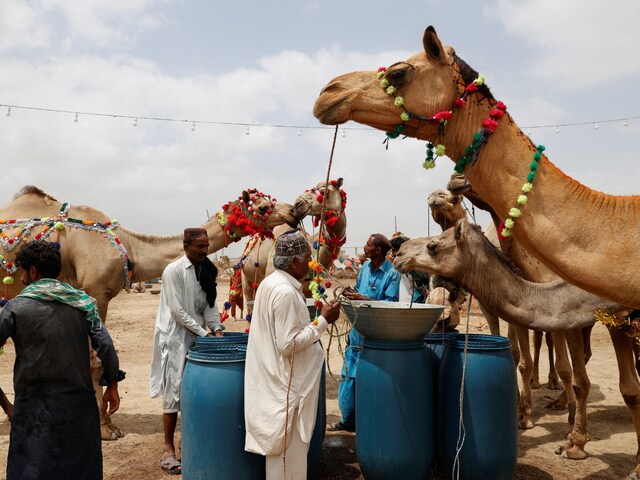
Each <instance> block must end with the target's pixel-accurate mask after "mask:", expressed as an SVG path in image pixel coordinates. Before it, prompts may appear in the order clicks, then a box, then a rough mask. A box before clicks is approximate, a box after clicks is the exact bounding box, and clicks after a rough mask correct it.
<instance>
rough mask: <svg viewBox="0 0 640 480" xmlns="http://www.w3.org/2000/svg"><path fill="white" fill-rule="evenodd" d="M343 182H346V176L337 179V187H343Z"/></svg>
mask: <svg viewBox="0 0 640 480" xmlns="http://www.w3.org/2000/svg"><path fill="white" fill-rule="evenodd" d="M343 183H344V178H342V177H340V178H339V179H338V180H336V188H340V187H342V184H343Z"/></svg>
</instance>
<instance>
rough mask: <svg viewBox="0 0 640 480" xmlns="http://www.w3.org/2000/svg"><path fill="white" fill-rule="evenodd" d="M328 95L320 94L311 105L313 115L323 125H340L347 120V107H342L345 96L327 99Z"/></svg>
mask: <svg viewBox="0 0 640 480" xmlns="http://www.w3.org/2000/svg"><path fill="white" fill-rule="evenodd" d="M326 97H328V95H326V94H321V95H320V97H318V99H317V100H316V104H315V105H314V107H313V116H314V117H316V118H317V119H318V121H319V122H320V123H322V124H323V125H341V124H343V123H346V122H347V121H348V120H349V109H347V108H344V107H343V104H344V103H345V99H346V96H341V97H338V98H335V99H334V100H333V101H327V98H326Z"/></svg>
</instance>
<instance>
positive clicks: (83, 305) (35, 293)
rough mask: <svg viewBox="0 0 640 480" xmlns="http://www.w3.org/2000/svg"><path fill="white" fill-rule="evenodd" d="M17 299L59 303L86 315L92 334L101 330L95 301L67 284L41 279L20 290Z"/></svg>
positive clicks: (50, 279)
mask: <svg viewBox="0 0 640 480" xmlns="http://www.w3.org/2000/svg"><path fill="white" fill-rule="evenodd" d="M18 297H27V298H34V299H36V300H44V301H47V302H60V303H64V304H66V305H69V306H70V307H73V308H77V309H78V310H82V311H83V312H86V313H87V321H88V322H89V326H90V327H89V328H90V329H91V331H92V332H97V331H98V330H100V329H101V328H102V321H101V320H100V314H99V313H98V309H97V308H96V299H95V298H93V297H91V296H89V295H87V294H86V293H85V292H84V291H83V290H78V289H75V288H73V287H72V286H71V285H69V284H68V283H64V282H60V281H58V280H56V279H54V278H41V279H40V280H36V281H35V282H32V283H30V284H29V285H27V286H26V287H24V288H23V289H22V291H21V292H20V294H18Z"/></svg>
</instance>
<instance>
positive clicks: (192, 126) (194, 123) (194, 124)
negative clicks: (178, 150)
mask: <svg viewBox="0 0 640 480" xmlns="http://www.w3.org/2000/svg"><path fill="white" fill-rule="evenodd" d="M191 131H192V132H195V131H196V122H193V123H192V124H191Z"/></svg>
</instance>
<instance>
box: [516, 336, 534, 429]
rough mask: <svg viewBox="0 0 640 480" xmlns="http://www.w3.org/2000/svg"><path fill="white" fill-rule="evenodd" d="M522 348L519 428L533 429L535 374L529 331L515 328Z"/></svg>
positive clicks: (519, 369)
mask: <svg viewBox="0 0 640 480" xmlns="http://www.w3.org/2000/svg"><path fill="white" fill-rule="evenodd" d="M513 327H514V329H515V331H516V334H517V337H518V344H519V346H520V361H519V362H518V371H519V372H520V378H521V385H520V401H519V405H518V420H519V421H518V428H522V429H528V428H533V419H532V413H531V405H532V403H531V375H532V373H533V360H532V359H531V347H530V346H529V329H527V328H526V327H521V326H516V325H514V326H513Z"/></svg>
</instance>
